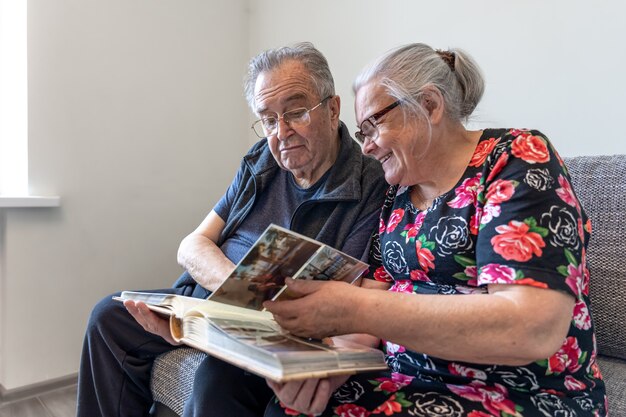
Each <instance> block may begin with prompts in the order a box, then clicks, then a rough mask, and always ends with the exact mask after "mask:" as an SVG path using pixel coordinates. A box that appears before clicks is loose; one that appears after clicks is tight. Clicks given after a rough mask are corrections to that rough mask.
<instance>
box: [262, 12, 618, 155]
mask: <svg viewBox="0 0 626 417" xmlns="http://www.w3.org/2000/svg"><path fill="white" fill-rule="evenodd" d="M251 5H252V7H253V9H252V13H251V19H252V22H251V25H250V27H251V34H250V40H251V41H250V45H251V47H250V50H251V51H256V50H260V49H263V48H267V47H274V46H278V45H282V44H284V43H290V42H295V41H302V40H310V41H312V42H313V43H314V44H315V45H316V46H317V47H318V48H319V49H320V50H321V51H322V52H323V53H324V54H325V55H326V57H327V58H328V60H329V63H330V65H331V70H332V71H333V73H334V75H335V83H336V85H337V87H338V93H339V94H340V95H341V97H342V99H343V111H342V118H343V119H344V120H345V121H346V123H347V124H348V126H349V127H350V130H351V131H353V130H354V125H355V122H354V111H353V95H352V92H351V89H350V86H351V83H352V80H353V79H354V77H355V75H356V74H357V73H358V72H359V70H360V69H361V68H362V67H363V66H364V65H365V64H366V63H367V62H369V61H370V60H371V59H373V58H374V57H375V56H377V55H380V54H381V53H383V52H385V51H387V50H388V49H391V48H393V47H396V46H399V45H402V44H406V43H411V42H424V43H427V44H429V45H431V46H433V47H436V48H447V47H460V48H463V49H465V50H466V51H467V52H469V53H470V54H471V55H473V56H474V58H476V60H477V61H478V63H479V64H480V66H481V67H482V69H483V70H484V72H485V76H486V80H487V90H486V94H485V97H484V98H483V102H482V104H481V105H480V106H479V108H478V112H477V114H476V118H475V119H474V123H476V124H477V125H478V126H483V127H485V126H490V127H529V128H537V129H540V130H542V131H543V132H544V133H545V134H547V135H548V136H549V137H550V138H551V139H552V141H553V142H554V143H555V145H556V146H557V148H558V149H559V151H560V153H561V154H562V155H579V154H588V155H592V154H613V153H626V139H625V138H624V136H623V135H622V134H621V133H620V132H619V130H620V128H619V125H620V123H621V121H622V120H624V118H625V117H626V111H625V109H626V105H624V102H625V100H626V77H624V76H623V74H622V73H623V69H624V67H625V66H626V47H625V46H624V39H626V25H624V23H623V16H624V14H625V13H626V3H624V2H623V1H618V0H606V1H599V2H589V1H583V0H551V1H542V0H524V1H521V0H519V1H506V2H502V1H499V0H476V1H465V0H447V1H430V2H426V1H416V0H387V1H384V2H381V1H376V0H359V1H356V0H343V1H334V0H318V1H316V2H314V3H306V4H304V3H299V4H297V6H296V5H295V2H293V1H289V0H268V1H252V2H251ZM616 129H617V131H615V130H616Z"/></svg>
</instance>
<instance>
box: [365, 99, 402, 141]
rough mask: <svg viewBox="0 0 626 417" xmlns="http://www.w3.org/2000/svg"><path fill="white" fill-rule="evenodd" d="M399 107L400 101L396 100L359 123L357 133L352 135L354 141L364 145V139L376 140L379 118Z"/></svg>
mask: <svg viewBox="0 0 626 417" xmlns="http://www.w3.org/2000/svg"><path fill="white" fill-rule="evenodd" d="M399 105H400V100H396V101H394V102H393V103H391V104H390V105H388V106H387V107H385V108H384V109H382V110H380V111H378V112H376V113H374V114H372V115H371V116H370V117H368V118H367V119H365V120H363V121H362V122H361V126H359V131H358V132H356V133H355V134H354V137H355V138H356V140H358V141H359V142H360V143H365V139H369V140H371V141H374V140H376V139H378V121H379V120H380V118H381V117H383V116H384V115H386V114H387V113H389V112H390V111H391V110H393V109H395V108H396V107H398V106H399Z"/></svg>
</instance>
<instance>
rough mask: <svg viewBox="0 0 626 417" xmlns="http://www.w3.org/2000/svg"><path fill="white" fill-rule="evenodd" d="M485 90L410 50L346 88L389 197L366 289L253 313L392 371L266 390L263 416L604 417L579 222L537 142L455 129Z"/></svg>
mask: <svg viewBox="0 0 626 417" xmlns="http://www.w3.org/2000/svg"><path fill="white" fill-rule="evenodd" d="M483 90H484V82H483V78H482V75H481V73H480V70H479V68H478V66H477V65H476V64H475V63H474V61H473V60H472V59H471V58H470V57H469V56H468V55H467V54H466V53H465V52H463V51H460V50H450V51H438V50H434V49H433V48H431V47H429V46H428V45H424V44H411V45H407V46H403V47H400V48H397V49H395V50H393V51H391V52H389V53H387V54H386V55H384V56H382V57H380V58H379V59H377V60H376V61H374V62H373V63H372V64H371V65H369V66H368V67H367V68H365V69H364V70H363V72H362V73H361V74H360V75H359V76H358V78H357V79H356V82H355V83H354V92H355V94H356V117H357V120H358V122H359V131H358V132H357V133H356V137H357V139H359V140H360V141H361V142H362V149H363V152H364V153H365V154H367V155H370V156H372V157H373V158H376V159H378V160H379V161H380V162H381V164H382V167H383V169H384V171H385V178H386V180H387V182H388V183H389V184H391V187H390V188H389V190H388V192H387V199H386V202H385V204H384V207H383V210H382V214H381V220H380V227H379V233H378V234H377V236H376V239H375V241H374V242H373V245H372V247H373V252H372V257H371V260H370V263H371V264H372V266H373V268H372V270H371V277H370V278H371V280H370V281H368V282H367V283H366V284H364V285H363V286H361V288H356V289H351V288H349V286H348V285H346V284H342V283H338V282H323V283H320V282H290V283H289V285H290V286H291V290H292V291H293V292H296V293H300V294H301V295H302V297H301V298H299V299H297V300H294V301H286V302H280V303H276V302H274V303H267V305H266V306H267V308H268V309H269V310H270V311H272V312H273V313H274V315H275V317H276V319H277V321H278V322H279V323H280V324H281V325H282V326H283V327H284V328H286V329H288V330H290V331H292V332H293V333H296V334H299V335H303V336H310V337H327V336H336V335H347V334H361V335H360V336H355V337H358V338H360V339H361V341H365V340H369V343H370V344H372V345H374V344H376V343H378V342H379V341H380V342H381V343H382V346H383V348H384V350H385V353H386V356H387V362H388V364H389V366H390V370H389V371H388V372H385V373H381V374H363V375H358V376H354V377H351V378H350V379H347V378H346V377H334V378H331V379H326V380H307V381H300V382H291V383H287V384H284V385H278V384H274V383H270V386H271V387H272V389H273V390H274V392H275V393H276V394H277V397H278V398H279V400H280V402H277V403H276V404H274V405H273V406H271V410H270V411H269V415H272V416H273V415H284V414H289V415H295V414H297V413H294V412H293V410H297V411H298V412H303V413H311V414H319V413H322V414H323V415H324V416H335V415H336V416H369V415H378V414H380V415H382V414H385V415H388V416H391V415H393V416H472V417H479V416H555V415H560V416H583V415H584V416H603V415H606V413H607V410H606V395H605V391H604V384H603V382H602V377H601V375H600V371H599V369H598V365H597V363H596V349H595V342H594V341H595V337H594V328H593V322H592V319H591V315H590V312H589V273H588V270H587V263H586V255H585V251H586V246H587V242H588V241H589V236H590V231H591V228H590V224H589V220H588V218H587V215H586V214H585V212H584V210H583V208H582V207H581V205H580V203H579V202H578V199H577V198H576V196H575V194H574V192H573V190H572V188H571V185H570V181H569V176H568V174H567V169H566V168H565V166H564V164H563V161H562V160H561V158H560V157H559V155H558V153H557V152H556V151H555V149H554V148H553V146H552V144H551V143H550V142H549V141H548V139H547V138H546V137H545V136H544V135H543V134H541V133H540V132H538V131H536V130H525V129H484V130H479V131H472V130H467V129H466V127H465V126H464V121H465V120H466V119H467V118H468V117H469V116H470V115H471V114H472V112H473V111H474V109H475V108H476V106H477V104H478V102H479V101H480V99H481V97H482V94H483ZM375 287H378V288H385V289H388V291H380V290H377V289H375ZM303 312H306V314H303ZM364 335H371V336H364ZM333 392H334V394H333ZM266 415H267V414H266Z"/></svg>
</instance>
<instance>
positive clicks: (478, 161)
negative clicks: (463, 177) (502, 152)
mask: <svg viewBox="0 0 626 417" xmlns="http://www.w3.org/2000/svg"><path fill="white" fill-rule="evenodd" d="M498 142H500V138H498V139H496V138H490V139H489V140H484V141H482V142H480V143H479V144H478V146H476V150H475V151H474V155H472V159H471V160H470V163H469V166H471V167H479V166H481V165H482V164H483V163H484V162H485V159H487V156H488V155H489V154H490V153H491V151H492V150H493V148H495V147H496V145H497V144H498Z"/></svg>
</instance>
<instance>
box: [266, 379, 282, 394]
mask: <svg viewBox="0 0 626 417" xmlns="http://www.w3.org/2000/svg"><path fill="white" fill-rule="evenodd" d="M265 382H266V383H267V386H268V387H270V388H271V389H272V391H274V393H277V392H279V391H280V390H281V389H282V387H283V384H281V383H280V382H276V381H272V380H271V379H266V380H265Z"/></svg>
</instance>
